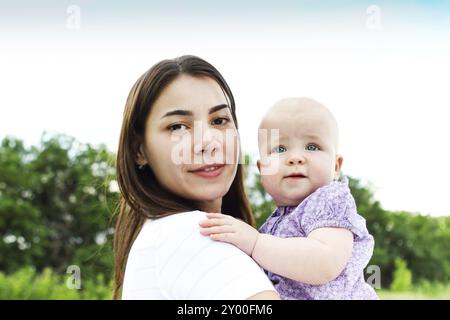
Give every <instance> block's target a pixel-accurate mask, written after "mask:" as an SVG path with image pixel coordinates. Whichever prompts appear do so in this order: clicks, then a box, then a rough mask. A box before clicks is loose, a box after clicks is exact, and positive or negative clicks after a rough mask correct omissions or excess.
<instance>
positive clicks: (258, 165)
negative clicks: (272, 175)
mask: <svg viewBox="0 0 450 320" xmlns="http://www.w3.org/2000/svg"><path fill="white" fill-rule="evenodd" d="M256 166H257V167H258V171H259V173H260V174H261V161H259V160H257V161H256Z"/></svg>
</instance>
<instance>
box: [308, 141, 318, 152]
mask: <svg viewBox="0 0 450 320" xmlns="http://www.w3.org/2000/svg"><path fill="white" fill-rule="evenodd" d="M306 150H308V151H318V150H320V148H319V146H318V145H316V144H313V143H310V144H308V145H307V146H306Z"/></svg>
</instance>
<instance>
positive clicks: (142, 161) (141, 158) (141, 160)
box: [136, 144, 147, 166]
mask: <svg viewBox="0 0 450 320" xmlns="http://www.w3.org/2000/svg"><path fill="white" fill-rule="evenodd" d="M136 163H137V165H139V166H145V165H146V164H147V159H146V157H145V152H144V148H143V146H142V144H140V145H139V148H138V152H137V154H136Z"/></svg>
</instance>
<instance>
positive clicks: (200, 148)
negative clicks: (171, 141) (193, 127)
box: [194, 130, 221, 154]
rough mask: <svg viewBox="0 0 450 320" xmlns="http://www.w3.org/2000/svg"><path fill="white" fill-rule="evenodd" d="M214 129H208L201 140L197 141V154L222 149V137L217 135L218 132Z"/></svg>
mask: <svg viewBox="0 0 450 320" xmlns="http://www.w3.org/2000/svg"><path fill="white" fill-rule="evenodd" d="M212 131H213V130H206V131H205V132H203V134H202V135H201V137H200V139H201V141H197V143H195V145H194V153H195V154H204V153H206V154H212V153H213V152H215V151H217V150H219V149H220V147H221V144H220V141H219V140H220V139H218V137H216V134H215V133H214V132H212Z"/></svg>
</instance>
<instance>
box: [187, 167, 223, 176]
mask: <svg viewBox="0 0 450 320" xmlns="http://www.w3.org/2000/svg"><path fill="white" fill-rule="evenodd" d="M224 168H225V165H224V164H212V165H207V166H203V167H201V168H199V169H196V170H191V171H189V172H191V173H193V174H196V175H198V176H200V177H203V178H214V177H217V176H219V175H220V174H221V173H222V172H223V170H224Z"/></svg>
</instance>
